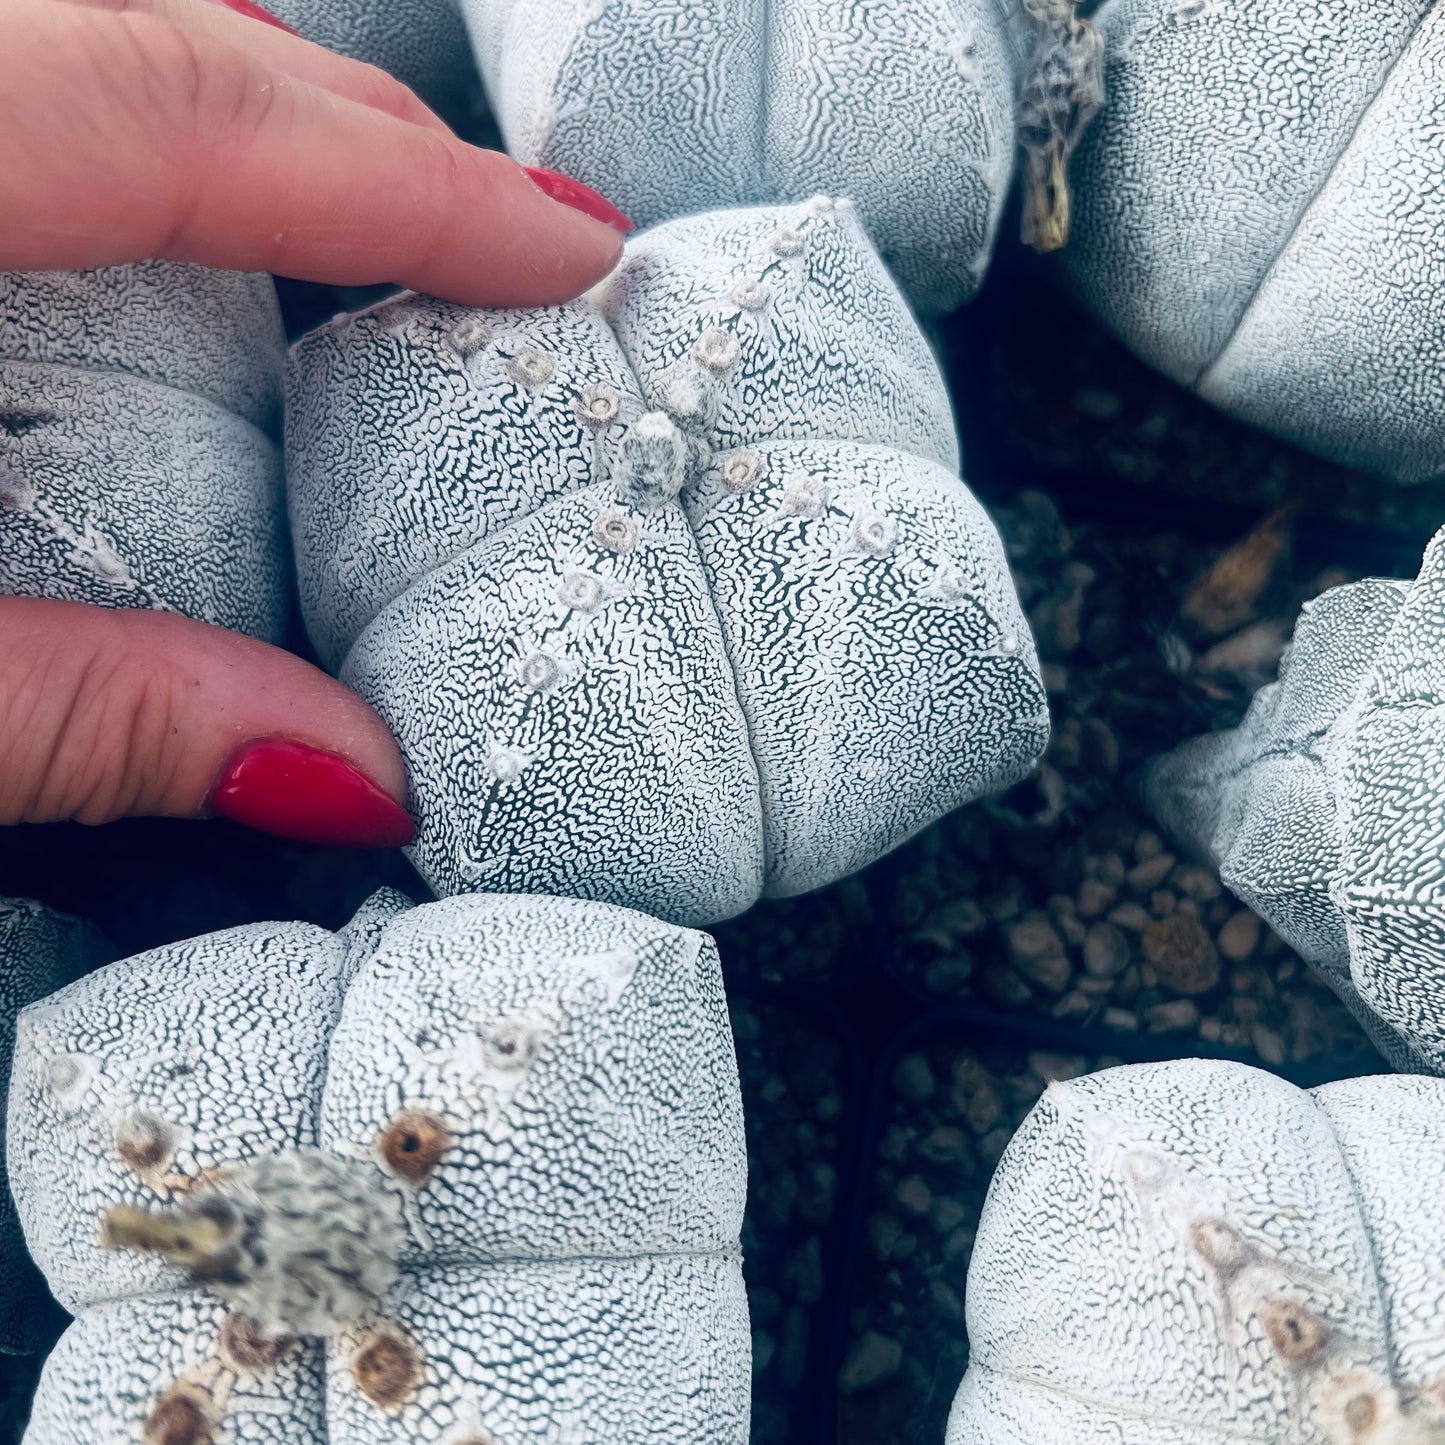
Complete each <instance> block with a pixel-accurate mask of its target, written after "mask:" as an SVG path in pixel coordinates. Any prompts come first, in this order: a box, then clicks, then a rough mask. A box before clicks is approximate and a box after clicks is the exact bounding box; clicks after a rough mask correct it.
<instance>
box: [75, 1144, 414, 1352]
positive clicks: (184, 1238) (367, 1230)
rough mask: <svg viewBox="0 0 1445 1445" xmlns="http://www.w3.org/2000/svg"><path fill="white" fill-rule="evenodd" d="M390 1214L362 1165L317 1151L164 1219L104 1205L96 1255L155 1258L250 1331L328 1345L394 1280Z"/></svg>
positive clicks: (156, 1213)
mask: <svg viewBox="0 0 1445 1445" xmlns="http://www.w3.org/2000/svg"><path fill="white" fill-rule="evenodd" d="M404 1240H405V1229H404V1227H403V1224H402V1220H401V1209H400V1205H399V1204H398V1202H397V1200H396V1198H395V1197H394V1196H393V1195H392V1194H391V1193H390V1192H388V1191H387V1189H386V1187H385V1185H384V1183H383V1181H382V1179H381V1176H380V1175H379V1174H377V1173H376V1171H375V1170H374V1169H373V1168H371V1167H370V1166H362V1165H357V1164H354V1163H351V1162H349V1161H346V1160H342V1159H338V1158H336V1157H335V1156H333V1155H329V1154H326V1153H324V1152H323V1151H321V1150H319V1149H298V1150H291V1151H288V1152H287V1153H284V1154H275V1155H269V1156H266V1157H264V1158H262V1159H258V1160H255V1161H254V1162H252V1163H250V1164H248V1165H246V1166H244V1167H243V1168H239V1169H236V1170H234V1171H233V1172H232V1173H230V1174H229V1175H227V1176H226V1178H225V1179H223V1180H221V1181H218V1182H217V1183H215V1184H213V1185H211V1186H208V1187H204V1188H201V1189H198V1190H196V1191H195V1192H194V1193H192V1194H191V1195H189V1196H187V1197H186V1198H185V1199H184V1200H183V1201H182V1203H181V1204H179V1205H178V1206H176V1207H174V1208H170V1209H161V1210H145V1209H135V1208H131V1207H130V1206H128V1205H115V1206H112V1207H111V1208H110V1209H108V1210H106V1211H105V1213H104V1215H103V1216H102V1220H101V1243H102V1245H103V1246H104V1247H105V1248H107V1249H133V1250H138V1251H140V1252H142V1253H145V1254H157V1255H160V1256H161V1257H162V1258H164V1259H166V1260H167V1261H168V1262H169V1263H171V1264H173V1265H175V1266H176V1267H177V1268H180V1269H183V1270H185V1271H186V1272H187V1273H188V1274H189V1275H190V1277H191V1279H192V1281H193V1282H195V1283H196V1284H201V1285H205V1286H207V1287H208V1288H210V1289H211V1290H212V1291H213V1292H214V1293H215V1294H217V1295H218V1296H219V1297H220V1298H222V1299H224V1300H226V1301H227V1302H228V1303H230V1304H232V1305H234V1306H235V1307H236V1308H237V1309H238V1310H239V1311H240V1312H242V1313H244V1314H246V1315H249V1316H251V1317H252V1318H253V1319H255V1320H256V1321H257V1322H258V1323H259V1324H260V1325H261V1327H262V1328H264V1329H267V1330H272V1331H276V1332H280V1333H287V1334H296V1335H321V1336H327V1335H334V1334H336V1333H338V1332H339V1331H341V1330H343V1329H345V1328H346V1327H347V1326H349V1325H351V1324H354V1323H355V1322H356V1321H357V1320H359V1319H360V1318H362V1317H363V1316H364V1315H365V1314H367V1313H368V1312H369V1311H371V1310H372V1309H374V1308H375V1307H376V1305H377V1303H378V1301H379V1300H380V1298H381V1296H382V1295H383V1294H384V1293H385V1292H386V1290H387V1289H389V1288H390V1287H391V1285H392V1283H393V1282H394V1281H395V1279H396V1273H397V1258H398V1255H399V1253H400V1250H401V1247H402V1245H403V1243H404Z"/></svg>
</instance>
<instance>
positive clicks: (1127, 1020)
mask: <svg viewBox="0 0 1445 1445" xmlns="http://www.w3.org/2000/svg"><path fill="white" fill-rule="evenodd" d="M1099 1022H1100V1023H1101V1024H1103V1025H1104V1027H1105V1028H1106V1029H1118V1030H1119V1031H1120V1032H1123V1033H1136V1032H1138V1029H1139V1015H1138V1014H1136V1013H1132V1012H1131V1011H1130V1010H1129V1009H1126V1008H1106V1009H1105V1010H1104V1012H1103V1014H1102V1015H1101V1016H1100V1019H1099Z"/></svg>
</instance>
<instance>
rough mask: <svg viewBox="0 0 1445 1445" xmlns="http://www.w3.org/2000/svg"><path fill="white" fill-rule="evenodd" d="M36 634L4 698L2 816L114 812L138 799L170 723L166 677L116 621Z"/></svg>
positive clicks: (45, 818)
mask: <svg viewBox="0 0 1445 1445" xmlns="http://www.w3.org/2000/svg"><path fill="white" fill-rule="evenodd" d="M82 631H83V635H82V636H78V637H77V636H67V637H65V638H64V639H61V640H60V645H55V639H47V638H45V637H43V636H41V637H37V638H35V639H33V644H32V645H31V646H29V647H27V648H24V649H22V650H21V652H20V654H19V655H20V656H23V657H24V658H25V661H24V662H23V663H22V664H21V665H20V666H19V667H18V668H17V670H16V672H15V673H14V674H9V675H7V677H6V686H5V689H4V692H5V702H4V705H3V707H0V823H23V822H51V821H55V820H59V819H74V820H75V821H77V822H81V823H102V822H109V821H110V820H111V819H113V818H117V817H120V816H122V815H124V814H125V813H127V812H130V811H132V810H134V809H135V808H136V807H137V805H138V804H142V803H143V801H144V798H145V796H146V795H147V794H148V793H149V792H150V791H151V789H152V787H153V777H154V773H155V771H156V763H157V759H158V758H159V757H160V755H161V749H162V746H163V744H164V741H165V739H166V737H167V735H168V731H169V720H170V707H169V699H168V695H167V689H166V687H165V686H164V685H163V679H161V678H160V677H158V676H155V675H154V674H153V673H152V672H151V671H150V670H148V669H147V668H145V667H144V666H137V665H136V662H137V659H135V658H133V657H131V656H128V655H127V654H126V652H125V650H124V648H123V647H122V645H121V643H122V638H121V637H120V635H119V634H118V632H117V630H116V629H115V628H113V627H111V626H101V627H97V628H89V627H88V628H85V629H83V630H82Z"/></svg>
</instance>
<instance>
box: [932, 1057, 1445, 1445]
mask: <svg viewBox="0 0 1445 1445" xmlns="http://www.w3.org/2000/svg"><path fill="white" fill-rule="evenodd" d="M1442 1108H1445V1080H1440V1079H1432V1078H1421V1077H1381V1078H1367V1079H1349V1080H1346V1081H1344V1082H1341V1083H1335V1084H1328V1085H1326V1086H1324V1087H1323V1088H1319V1089H1315V1090H1314V1091H1312V1092H1311V1093H1305V1092H1303V1091H1301V1090H1299V1089H1296V1088H1295V1087H1294V1086H1293V1085H1290V1084H1287V1083H1285V1082H1284V1081H1283V1080H1281V1079H1278V1078H1276V1077H1274V1076H1273V1075H1272V1074H1267V1073H1264V1072H1262V1071H1260V1070H1258V1069H1251V1068H1247V1067H1245V1066H1243V1065H1240V1064H1226V1063H1214V1062H1207V1061H1204V1060H1189V1061H1181V1062H1177V1063H1169V1064H1141V1065H1135V1066H1132V1067H1126V1068H1116V1069H1109V1070H1106V1071H1104V1072H1103V1073H1100V1074H1095V1075H1092V1076H1089V1077H1085V1078H1081V1079H1077V1080H1075V1081H1073V1082H1071V1083H1067V1084H1053V1085H1051V1086H1050V1088H1049V1090H1048V1093H1047V1094H1046V1095H1045V1096H1044V1098H1043V1099H1042V1100H1041V1101H1040V1103H1039V1104H1038V1105H1037V1107H1036V1108H1035V1110H1034V1112H1033V1113H1032V1114H1031V1115H1030V1116H1029V1118H1028V1119H1027V1120H1026V1121H1025V1122H1024V1124H1023V1126H1022V1127H1021V1128H1020V1130H1019V1132H1018V1133H1017V1134H1016V1135H1015V1136H1014V1138H1013V1141H1012V1142H1011V1143H1010V1145H1009V1147H1008V1149H1007V1151H1006V1152H1005V1153H1004V1156H1003V1159H1002V1160H1001V1161H1000V1163H999V1167H998V1171H997V1173H996V1174H995V1175H994V1180H993V1184H992V1187H991V1188H990V1190H989V1196H988V1201H987V1203H986V1205H985V1206H984V1213H983V1218H982V1221H981V1223H980V1225H979V1232H978V1242H977V1245H976V1247H975V1251H974V1256H973V1261H972V1264H971V1265H970V1269H969V1281H968V1333H969V1344H970V1350H971V1356H970V1360H969V1367H968V1373H967V1375H966V1376H965V1377H964V1381H963V1385H962V1387H961V1388H960V1390H959V1393H958V1396H957V1398H956V1400H955V1401H954V1406H953V1413H952V1416H951V1417H950V1421H949V1428H948V1445H1040V1442H1049V1445H1053V1442H1055V1441H1057V1442H1064V1441H1069V1442H1073V1445H1095V1442H1098V1445H1103V1442H1105V1441H1107V1442H1109V1445H1225V1442H1227V1441H1238V1440H1248V1441H1251V1442H1254V1445H1440V1442H1441V1441H1445V1329H1442V1327H1441V1321H1442V1320H1445V1229H1442V1227H1441V1223H1442V1211H1441V1204H1440V1197H1439V1191H1438V1190H1437V1189H1435V1188H1434V1187H1433V1184H1432V1183H1427V1181H1435V1180H1438V1179H1439V1178H1440V1176H1441V1174H1442V1171H1445V1130H1442V1129H1441V1127H1440V1115H1441V1109H1442ZM1406 1163H1408V1168H1404V1169H1402V1165H1403V1164H1406Z"/></svg>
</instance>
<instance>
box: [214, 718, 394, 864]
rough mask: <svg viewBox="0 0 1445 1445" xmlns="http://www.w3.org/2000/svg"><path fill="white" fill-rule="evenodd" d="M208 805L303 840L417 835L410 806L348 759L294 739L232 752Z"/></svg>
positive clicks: (390, 840) (386, 842)
mask: <svg viewBox="0 0 1445 1445" xmlns="http://www.w3.org/2000/svg"><path fill="white" fill-rule="evenodd" d="M210 805H211V811H212V812H214V813H219V814H220V815H221V817H223V818H230V819H231V821H232V822H234V823H244V824H245V826H246V827H248V828H259V829H260V830H261V831H262V832H263V833H275V834H276V835H277V836H279V837H282V838H297V839H300V840H301V841H302V842H304V843H340V844H345V845H347V846H349V847H353V848H400V847H402V846H403V845H404V844H406V843H410V842H411V840H412V839H413V838H415V837H416V826H415V825H414V824H413V823H412V821H411V819H410V818H409V817H407V815H406V810H405V809H404V808H402V807H401V805H400V804H398V803H396V802H395V801H393V799H392V798H391V797H390V796H389V795H388V794H387V793H385V792H383V791H382V790H381V789H380V788H378V787H377V786H376V784H375V783H373V782H372V781H371V779H370V778H368V777H367V776H366V775H365V774H364V773H361V772H358V771H357V769H356V768H354V767H352V765H351V764H350V763H348V762H347V761H345V759H343V758H338V757H337V756H336V755H335V754H334V753H324V752H322V751H321V749H320V748H312V747H308V746H307V745H306V744H305V743H297V742H292V741H291V740H290V739H289V738H256V739H254V740H253V741H251V742H248V743H245V744H243V745H242V746H241V748H240V749H239V750H238V751H237V752H236V753H235V754H234V755H233V756H232V758H231V760H230V762H228V763H227V764H226V769H225V771H224V772H223V773H222V774H221V781H220V782H219V783H217V784H216V787H215V791H214V792H212V794H211V797H210Z"/></svg>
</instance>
